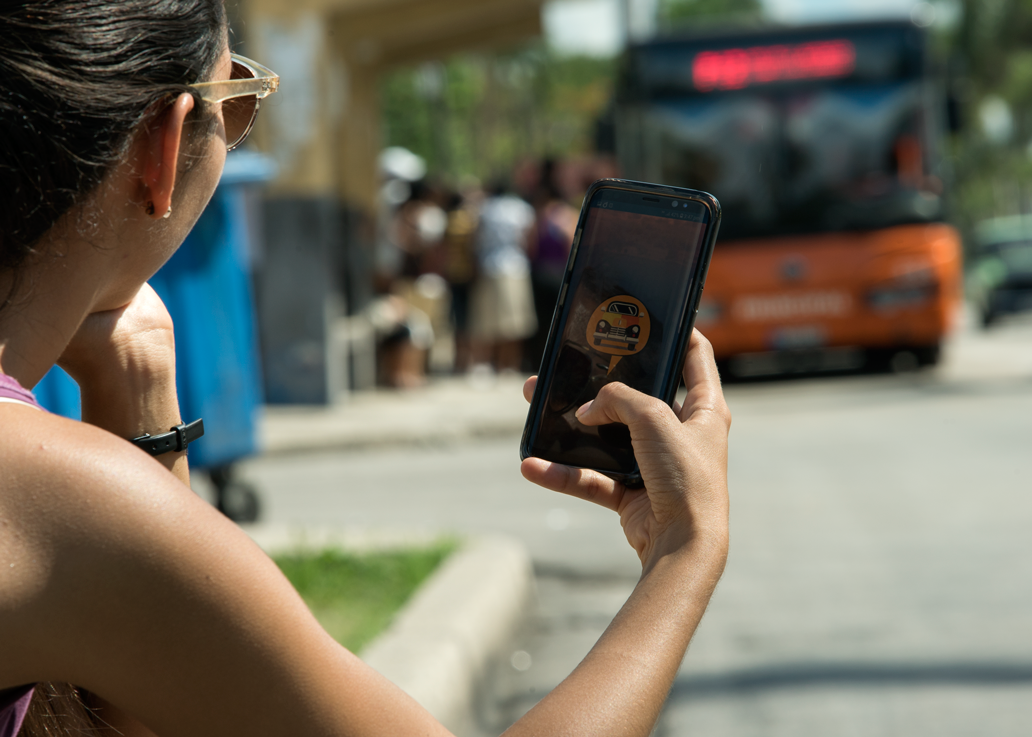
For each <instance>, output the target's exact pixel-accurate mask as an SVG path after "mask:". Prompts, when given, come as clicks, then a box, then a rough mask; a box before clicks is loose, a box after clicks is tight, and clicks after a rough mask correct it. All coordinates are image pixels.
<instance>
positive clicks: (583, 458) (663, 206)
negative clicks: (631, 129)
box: [520, 179, 720, 486]
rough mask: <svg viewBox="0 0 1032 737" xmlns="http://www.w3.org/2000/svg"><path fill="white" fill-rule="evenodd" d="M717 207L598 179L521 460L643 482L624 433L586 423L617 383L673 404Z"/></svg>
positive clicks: (698, 198) (691, 194)
mask: <svg viewBox="0 0 1032 737" xmlns="http://www.w3.org/2000/svg"><path fill="white" fill-rule="evenodd" d="M719 225H720V203H719V202H717V200H716V198H715V197H713V196H712V195H709V194H706V193H705V192H699V191H697V190H693V189H683V188H680V187H668V186H664V185H659V184H646V183H643V182H632V181H626V180H622V179H601V180H599V181H597V182H595V183H594V184H593V185H591V187H590V188H589V189H588V192H587V194H586V195H585V197H584V205H583V207H582V208H581V212H580V219H579V221H578V223H577V230H576V235H575V236H574V240H573V246H572V247H571V249H570V258H569V260H568V262H567V264H566V274H565V277H564V279H563V285H562V288H561V290H560V292H559V299H558V302H557V303H556V307H555V313H554V314H553V317H552V326H551V329H550V330H549V334H548V342H547V344H546V346H547V347H546V349H545V353H544V356H543V358H542V362H541V370H540V371H539V373H538V382H537V388H536V389H535V390H534V398H533V399H532V401H531V405H530V412H529V414H528V415H527V424H526V427H525V428H524V431H523V440H522V442H521V444H520V457H521V458H529V457H536V458H543V459H545V460H548V461H554V462H558V463H563V464H565V465H568V466H577V467H580V468H591V469H594V470H596V471H600V472H602V473H604V474H606V475H607V476H610V477H612V478H614V479H617V480H618V481H621V482H623V483H624V484H627V485H629V486H640V485H641V475H640V473H639V471H638V464H637V462H636V461H635V458H634V451H633V449H632V448H631V436H630V431H629V429H628V428H627V426H626V425H622V424H611V425H602V426H599V427H587V426H585V425H582V424H581V423H580V422H579V421H578V420H577V417H576V411H577V408H578V407H580V406H581V405H582V404H584V403H585V402H587V401H589V400H591V399H594V398H595V396H596V395H597V394H598V392H599V390H600V389H601V388H602V387H603V386H605V385H606V384H608V383H609V382H611V381H620V382H623V383H624V384H627V385H628V386H630V387H632V388H634V389H637V390H638V391H641V392H644V393H646V394H649V395H652V396H655V397H659V398H661V399H663V401H665V402H667V403H668V404H671V403H672V402H673V400H674V395H675V394H676V392H677V387H678V384H679V382H680V378H681V370H682V368H683V365H684V354H685V349H686V347H687V345H688V340H689V339H690V337H691V333H692V327H693V325H694V324H695V314H696V311H697V310H698V307H699V299H700V298H701V296H702V286H703V283H704V282H705V279H706V270H707V268H708V267H709V262H710V257H711V256H712V254H713V244H714V243H715V241H716V238H717V228H718V226H719Z"/></svg>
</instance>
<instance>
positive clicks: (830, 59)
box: [692, 39, 856, 92]
mask: <svg viewBox="0 0 1032 737" xmlns="http://www.w3.org/2000/svg"><path fill="white" fill-rule="evenodd" d="M855 69H856V48H855V47H854V46H853V43H852V42H851V41H847V40H844V39H838V40H828V41H811V42H809V43H800V44H778V45H776V46H751V47H748V48H738V49H722V50H720V51H702V52H699V53H698V54H696V56H695V59H694V60H693V61H692V83H693V84H694V86H695V89H697V90H699V91H700V92H713V91H716V90H739V89H743V88H745V87H751V86H753V85H758V84H770V83H772V82H787V81H791V80H800V79H825V78H834V77H846V76H849V75H850V74H852V73H853V71H854V70H855Z"/></svg>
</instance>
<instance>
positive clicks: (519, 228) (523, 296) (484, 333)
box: [470, 186, 537, 371]
mask: <svg viewBox="0 0 1032 737" xmlns="http://www.w3.org/2000/svg"><path fill="white" fill-rule="evenodd" d="M533 227H534V208H533V207H531V206H530V204H529V203H527V202H525V201H524V200H523V199H521V198H519V197H517V196H516V195H514V194H510V193H508V192H507V191H506V188H505V187H504V186H495V187H493V188H492V190H491V191H490V193H489V196H488V198H487V199H486V200H485V201H484V204H483V206H482V207H481V211H480V225H479V228H478V230H477V237H476V252H477V267H478V272H477V280H476V284H475V285H474V288H473V299H472V304H471V307H472V309H471V314H470V333H471V335H472V338H473V341H474V345H475V347H474V355H475V357H476V359H475V360H476V361H477V362H478V363H487V364H491V365H492V366H493V367H494V368H495V369H496V370H498V371H505V370H518V369H519V367H520V361H521V359H522V355H523V340H524V339H525V338H528V337H530V336H531V335H533V334H534V331H536V330H537V316H536V314H535V312H534V293H533V290H532V288H531V281H530V260H529V258H528V257H527V247H528V245H529V244H530V239H531V238H532V237H533Z"/></svg>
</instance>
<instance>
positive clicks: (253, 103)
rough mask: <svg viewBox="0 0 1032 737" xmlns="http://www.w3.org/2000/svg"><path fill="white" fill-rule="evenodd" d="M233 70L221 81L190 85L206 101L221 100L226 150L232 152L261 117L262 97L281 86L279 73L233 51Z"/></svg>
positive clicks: (231, 55)
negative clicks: (256, 119)
mask: <svg viewBox="0 0 1032 737" xmlns="http://www.w3.org/2000/svg"><path fill="white" fill-rule="evenodd" d="M230 57H231V58H232V59H233V72H232V76H230V78H229V79H225V80H222V81H220V82H198V83H197V84H192V85H190V86H191V87H193V88H194V89H195V90H197V92H198V94H199V96H200V98H201V99H202V100H204V101H205V102H221V103H222V118H223V120H224V122H225V125H226V150H228V151H232V150H233V149H235V148H236V147H237V146H239V145H240V144H241V143H243V142H244V139H245V138H247V134H248V133H250V132H251V128H252V127H253V126H254V121H255V118H257V117H258V106H259V104H260V103H259V100H261V99H262V98H263V97H268V96H269V95H271V94H272V93H273V92H275V91H276V90H277V89H279V75H278V74H276V72H274V71H272V70H271V69H268V68H266V67H263V66H262V65H261V64H259V63H258V62H256V61H252V60H251V59H248V58H246V57H244V56H240V55H239V54H230Z"/></svg>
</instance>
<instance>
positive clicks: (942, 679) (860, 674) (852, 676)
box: [670, 662, 1032, 701]
mask: <svg viewBox="0 0 1032 737" xmlns="http://www.w3.org/2000/svg"><path fill="white" fill-rule="evenodd" d="M1025 683H1032V663H993V662H982V663H979V662H971V663H934V664H932V663H930V664H922V665H908V664H905V663H901V664H896V663H793V664H786V665H780V666H772V667H766V668H749V669H745V670H740V671H734V672H730V673H720V674H712V675H689V676H681V677H679V678H678V679H677V681H675V683H674V687H673V689H672V690H671V692H670V698H671V699H672V700H673V699H677V700H689V701H690V700H698V699H713V698H722V697H728V696H731V697H734V696H741V695H749V696H752V695H755V694H756V693H758V692H761V691H775V690H784V689H808V688H829V687H831V688H838V687H848V688H879V687H887V686H892V687H900V686H915V687H916V686H1000V685H1015V684H1025Z"/></svg>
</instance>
